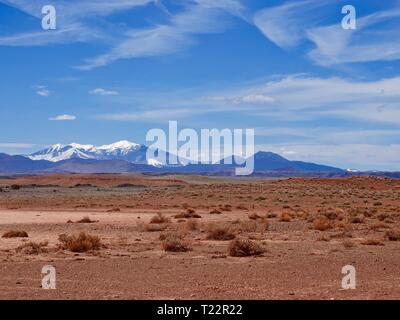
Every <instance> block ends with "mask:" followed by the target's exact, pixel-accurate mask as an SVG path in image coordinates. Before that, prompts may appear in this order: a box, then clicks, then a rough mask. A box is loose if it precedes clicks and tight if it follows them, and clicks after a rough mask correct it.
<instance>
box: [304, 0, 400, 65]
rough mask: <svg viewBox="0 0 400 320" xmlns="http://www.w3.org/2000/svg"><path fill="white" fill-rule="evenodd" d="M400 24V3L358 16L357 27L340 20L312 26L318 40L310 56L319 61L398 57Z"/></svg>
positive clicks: (313, 37) (311, 35) (331, 62)
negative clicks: (353, 28)
mask: <svg viewBox="0 0 400 320" xmlns="http://www.w3.org/2000/svg"><path fill="white" fill-rule="evenodd" d="M383 23H385V24H384V25H383ZM399 27H400V5H399V6H397V7H393V8H391V9H389V10H385V11H381V12H377V13H373V14H370V15H368V16H365V17H361V18H359V19H358V20H357V29H356V30H343V29H342V27H341V26H340V24H335V25H330V26H323V27H317V28H313V29H311V30H309V31H308V32H307V38H308V39H309V40H311V41H312V42H313V43H314V44H315V48H314V49H312V50H311V51H310V52H309V56H310V57H311V58H312V59H313V60H314V61H315V62H317V63H318V64H320V65H334V64H342V63H350V62H369V61H390V60H398V59H400V33H399V31H398V30H399Z"/></svg>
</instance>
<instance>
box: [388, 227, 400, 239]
mask: <svg viewBox="0 0 400 320" xmlns="http://www.w3.org/2000/svg"><path fill="white" fill-rule="evenodd" d="M385 238H386V239H388V240H389V241H399V240H400V231H399V230H388V231H386V233H385Z"/></svg>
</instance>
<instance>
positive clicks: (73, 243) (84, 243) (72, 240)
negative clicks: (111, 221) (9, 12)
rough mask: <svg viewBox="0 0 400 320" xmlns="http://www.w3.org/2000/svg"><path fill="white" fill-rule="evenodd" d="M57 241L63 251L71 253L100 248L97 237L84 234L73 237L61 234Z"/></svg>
mask: <svg viewBox="0 0 400 320" xmlns="http://www.w3.org/2000/svg"><path fill="white" fill-rule="evenodd" d="M58 240H59V241H60V242H61V244H62V248H63V249H67V250H70V251H72V252H86V251H90V250H99V249H100V247H101V241H100V238H99V237H98V236H92V235H90V234H88V233H86V232H80V233H79V234H74V235H67V234H61V235H59V237H58Z"/></svg>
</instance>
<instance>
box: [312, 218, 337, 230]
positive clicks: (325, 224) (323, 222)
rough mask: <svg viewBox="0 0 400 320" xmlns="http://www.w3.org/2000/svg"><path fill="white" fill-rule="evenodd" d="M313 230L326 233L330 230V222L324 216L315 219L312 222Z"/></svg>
mask: <svg viewBox="0 0 400 320" xmlns="http://www.w3.org/2000/svg"><path fill="white" fill-rule="evenodd" d="M313 225H314V229H315V230H319V231H326V230H329V229H330V228H332V225H331V222H330V221H329V219H328V218H327V217H325V216H323V217H319V218H316V219H315V220H314V221H313Z"/></svg>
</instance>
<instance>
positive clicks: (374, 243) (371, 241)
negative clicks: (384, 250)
mask: <svg viewBox="0 0 400 320" xmlns="http://www.w3.org/2000/svg"><path fill="white" fill-rule="evenodd" d="M361 244H363V245H366V246H384V245H385V244H384V243H383V242H382V241H379V240H376V239H366V240H363V241H362V242H361Z"/></svg>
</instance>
